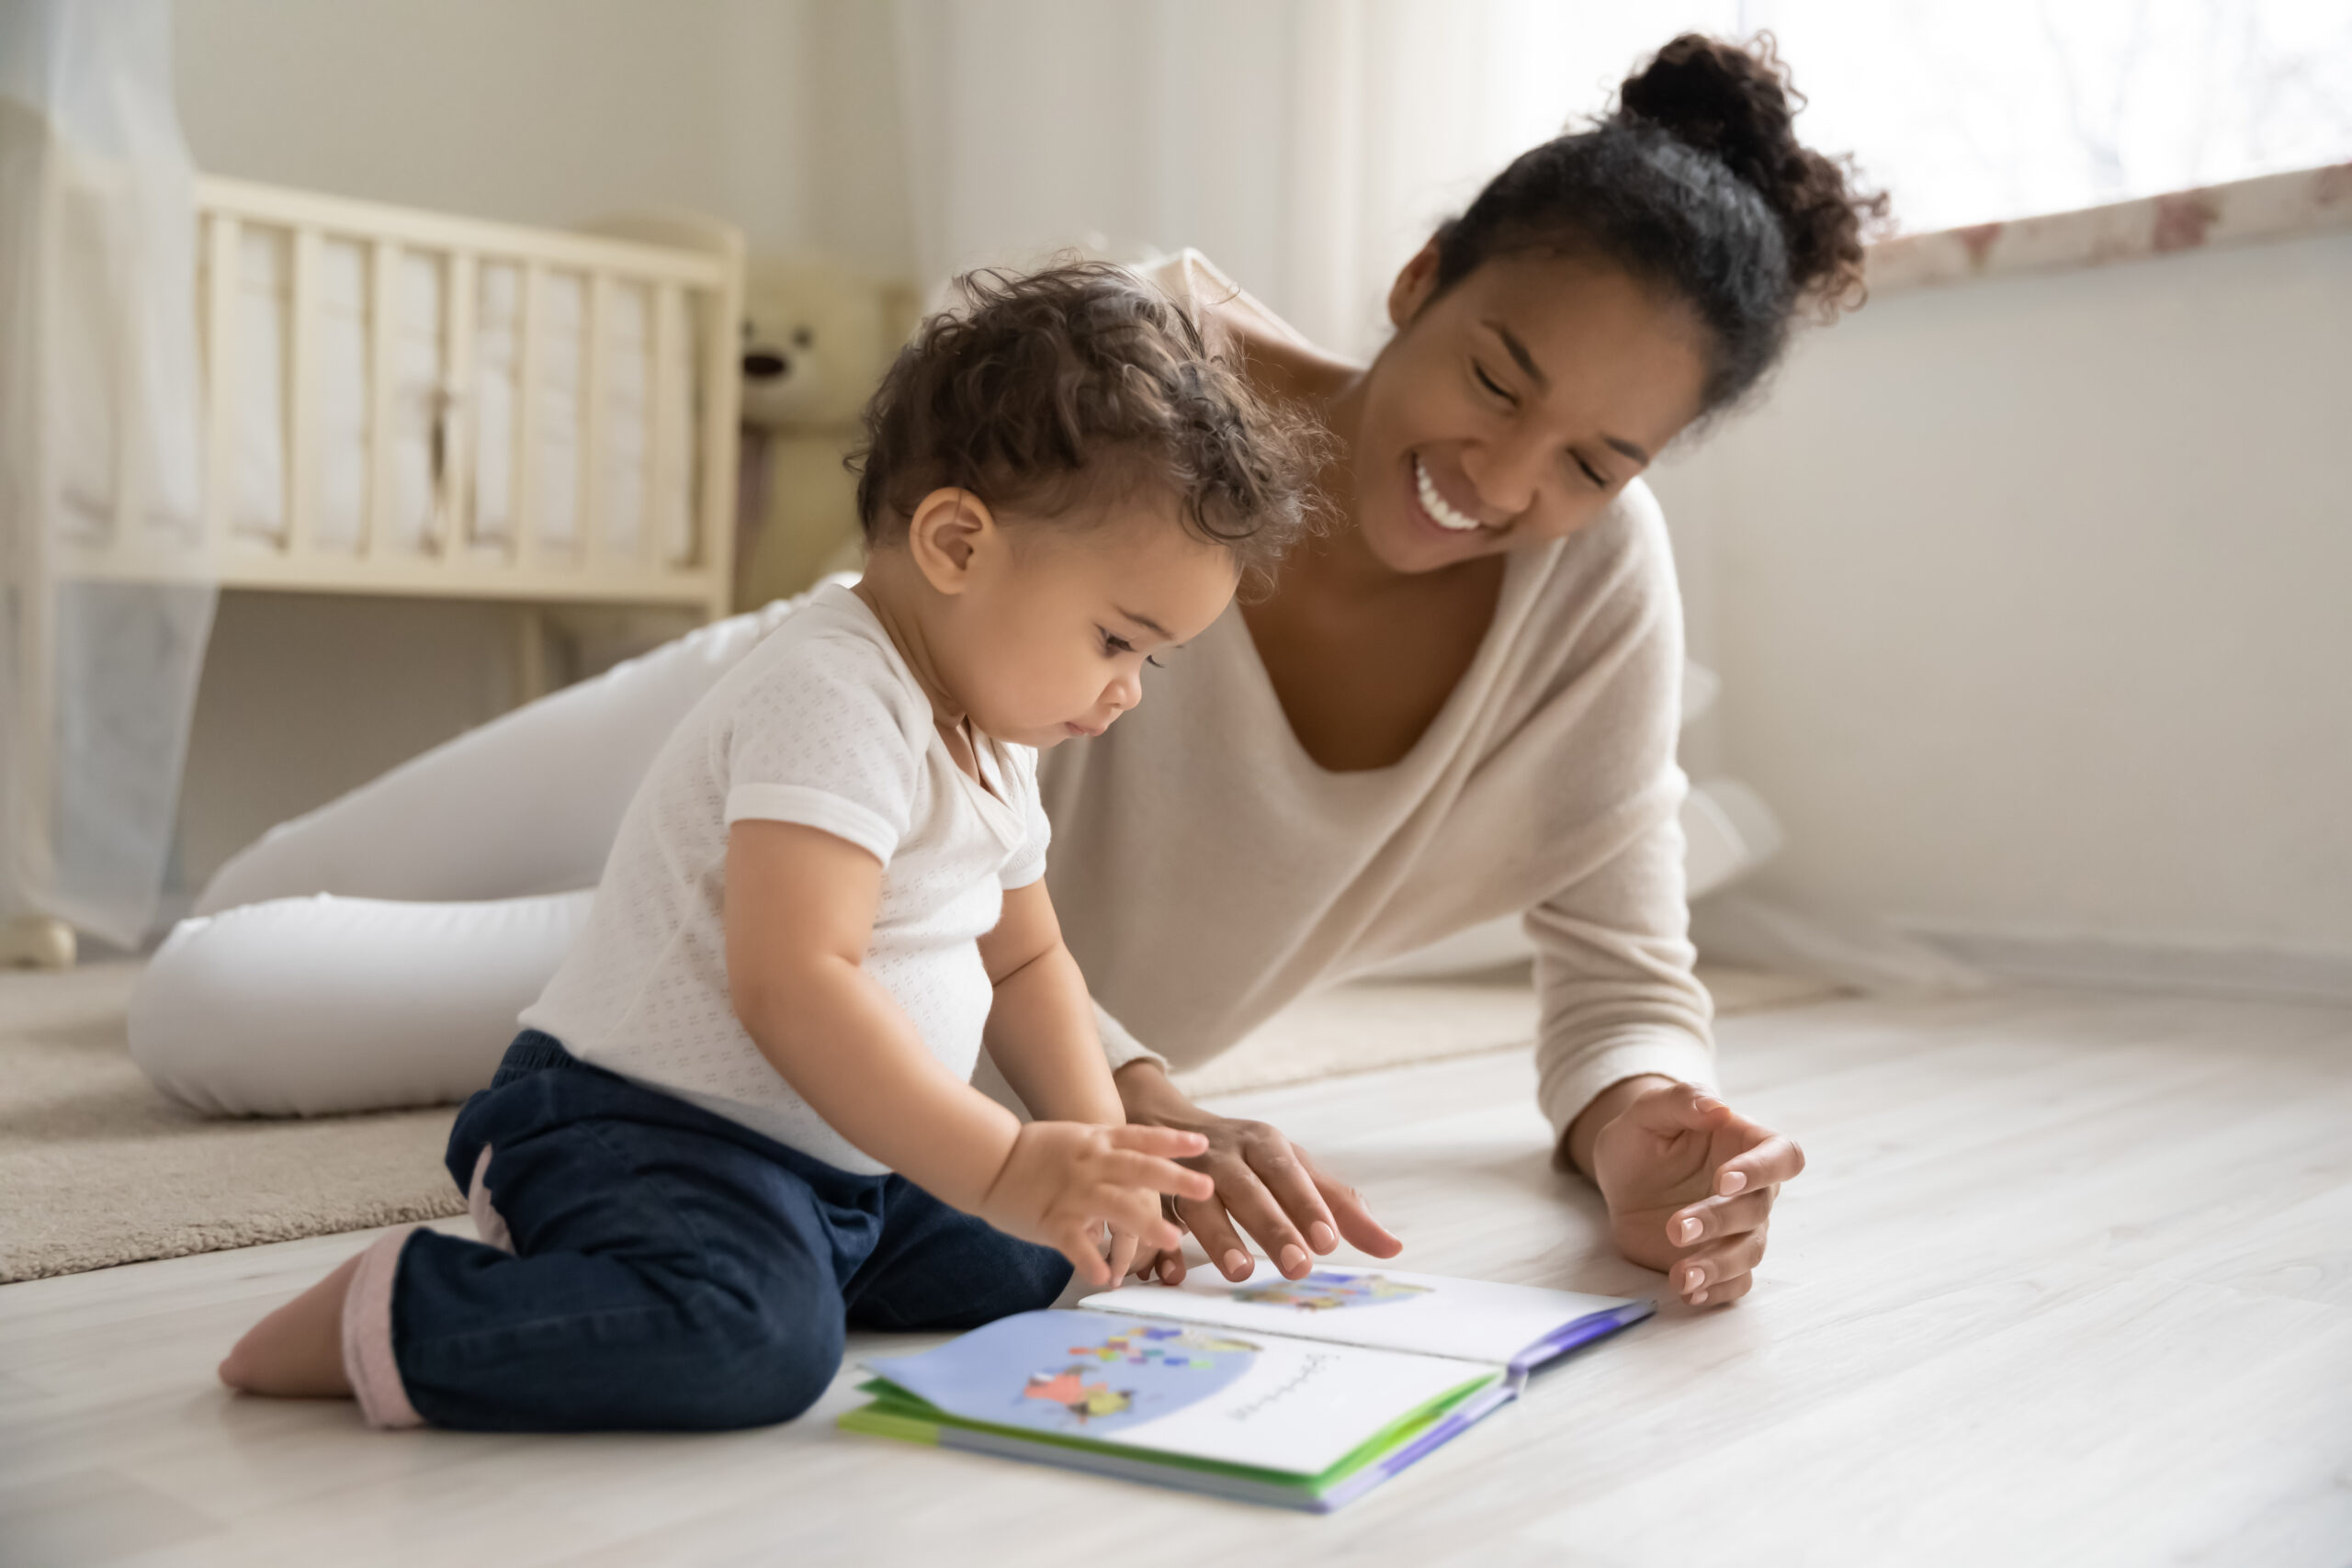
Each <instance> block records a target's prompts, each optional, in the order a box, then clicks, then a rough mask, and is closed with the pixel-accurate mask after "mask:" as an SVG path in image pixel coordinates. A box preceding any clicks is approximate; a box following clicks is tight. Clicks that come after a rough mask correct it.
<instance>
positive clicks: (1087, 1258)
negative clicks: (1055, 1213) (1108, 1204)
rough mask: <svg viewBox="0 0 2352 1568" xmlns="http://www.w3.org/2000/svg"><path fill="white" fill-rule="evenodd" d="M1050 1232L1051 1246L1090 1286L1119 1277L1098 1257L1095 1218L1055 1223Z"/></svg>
mask: <svg viewBox="0 0 2352 1568" xmlns="http://www.w3.org/2000/svg"><path fill="white" fill-rule="evenodd" d="M1051 1234H1052V1241H1053V1248H1054V1250H1055V1251H1056V1252H1058V1253H1060V1254H1061V1255H1062V1256H1063V1257H1064V1258H1069V1265H1070V1267H1071V1268H1072V1269H1075V1270H1077V1272H1078V1277H1079V1278H1080V1279H1081V1280H1085V1281H1086V1282H1087V1283H1088V1284H1090V1285H1111V1284H1116V1283H1117V1282H1118V1279H1119V1277H1118V1276H1117V1275H1116V1274H1114V1273H1112V1272H1111V1265H1110V1264H1109V1263H1108V1262H1107V1261H1105V1260H1104V1258H1103V1226H1102V1224H1101V1222H1099V1221H1088V1222H1084V1223H1076V1222H1073V1223H1071V1224H1062V1225H1057V1226H1056V1227H1054V1230H1053V1232H1052V1233H1051Z"/></svg>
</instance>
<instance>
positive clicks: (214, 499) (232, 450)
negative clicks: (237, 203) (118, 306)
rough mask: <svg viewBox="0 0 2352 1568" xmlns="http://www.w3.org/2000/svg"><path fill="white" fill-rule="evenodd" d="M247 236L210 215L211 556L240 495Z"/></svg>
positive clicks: (207, 515) (222, 545)
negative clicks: (240, 315) (241, 317)
mask: <svg viewBox="0 0 2352 1568" xmlns="http://www.w3.org/2000/svg"><path fill="white" fill-rule="evenodd" d="M242 242H243V225H242V224H241V223H239V222H238V220H236V219H234V218H232V217H231V216H229V215H228V214H227V213H225V212H216V213H214V214H213V215H212V220H211V227H210V229H209V232H208V235H207V249H206V252H205V268H206V271H205V278H204V315H205V321H206V322H207V323H208V329H209V330H208V332H207V334H206V338H205V345H204V348H205V355H206V358H205V366H204V382H205V405H206V406H205V416H206V424H205V447H204V548H205V552H206V554H208V555H211V556H217V555H218V554H219V553H220V552H221V551H223V550H225V549H227V548H228V547H229V530H230V526H231V522H232V517H231V509H232V507H233V506H234V505H235V502H236V494H237V345H238V341H239V333H240V331H241V328H240V325H239V322H238V320H237V306H238V303H239V291H238V288H237V284H238V276H237V275H238V270H239V268H240V267H241V266H242V265H243V260H244V257H243V243H242Z"/></svg>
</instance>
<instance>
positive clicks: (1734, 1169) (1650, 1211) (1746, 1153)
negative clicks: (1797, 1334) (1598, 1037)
mask: <svg viewBox="0 0 2352 1568" xmlns="http://www.w3.org/2000/svg"><path fill="white" fill-rule="evenodd" d="M1567 1153H1568V1156H1569V1158H1570V1161H1571V1163H1573V1164H1574V1165H1575V1166H1576V1167H1577V1168H1578V1169H1580V1170H1582V1171H1584V1172H1585V1173H1586V1174H1587V1175H1589V1176H1590V1177H1591V1178H1592V1180H1593V1184H1594V1185H1595V1186H1597V1187H1599V1188H1600V1195H1601V1197H1602V1198H1603V1199H1605V1200H1606V1201H1608V1204H1609V1219H1610V1224H1611V1229H1612V1231H1613V1232H1614V1235H1615V1238H1616V1242H1617V1247H1618V1250H1619V1251H1621V1252H1623V1254H1624V1255H1625V1256H1626V1257H1627V1258H1632V1259H1633V1260H1634V1262H1636V1263H1639V1264H1642V1265H1643V1266H1645V1267H1646V1268H1650V1269H1660V1270H1662V1271H1664V1272H1665V1273H1666V1275H1667V1277H1668V1282H1669V1283H1671V1284H1672V1285H1673V1287H1674V1288H1675V1290H1677V1291H1678V1292H1680V1293H1681V1295H1682V1297H1683V1299H1684V1300H1685V1301H1687V1302H1689V1303H1691V1305H1692V1306H1720V1305H1722V1304H1723V1303H1725V1302H1731V1301H1736V1300H1738V1299H1739V1298H1740V1297H1741V1296H1744V1295H1746V1294H1747V1292H1748V1288H1749V1287H1750V1286H1751V1285H1752V1284H1754V1283H1755V1269H1756V1265H1757V1263H1758V1261H1759V1260H1760V1259H1761V1258H1763V1256H1764V1241H1765V1232H1766V1229H1767V1226H1768V1224H1769V1222H1770V1219H1771V1215H1772V1200H1773V1199H1774V1198H1775V1197H1776V1196H1778V1195H1779V1193H1780V1190H1781V1183H1782V1182H1783V1181H1787V1180H1789V1179H1792V1178H1793V1177H1794V1176H1795V1175H1796V1174H1797V1173H1798V1172H1799V1171H1802V1170H1803V1169H1804V1150H1802V1149H1800V1148H1798V1147H1797V1145H1796V1140H1795V1139H1793V1138H1790V1137H1786V1136H1783V1135H1782V1134H1779V1133H1775V1132H1773V1131H1772V1130H1771V1129H1770V1128H1769V1127H1764V1126H1759V1125H1758V1124H1757V1123H1756V1122H1750V1121H1749V1120H1748V1119H1747V1118H1746V1117H1745V1116H1742V1115H1740V1114H1738V1113H1737V1112H1736V1111H1733V1110H1732V1108H1731V1107H1730V1106H1728V1105H1725V1104H1724V1102H1723V1101H1722V1100H1717V1099H1716V1098H1714V1096H1713V1095H1712V1094H1709V1093H1708V1092H1707V1091H1706V1090H1705V1089H1694V1088H1693V1087H1691V1085H1689V1084H1686V1083H1677V1082H1675V1081H1674V1080H1672V1079H1671V1078H1663V1077H1643V1078H1629V1079H1627V1080H1626V1081H1625V1082H1623V1083H1621V1084H1616V1085H1613V1086H1611V1089H1609V1091H1608V1092H1607V1093H1606V1094H1603V1095H1602V1096H1601V1097H1600V1099H1599V1100H1594V1101H1593V1102H1592V1104H1591V1105H1589V1106H1588V1107H1586V1109H1585V1111H1584V1114H1583V1115H1581V1116H1579V1117H1577V1122H1576V1125H1575V1126H1573V1127H1572V1128H1570V1129H1569V1133H1568V1140H1567Z"/></svg>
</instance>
